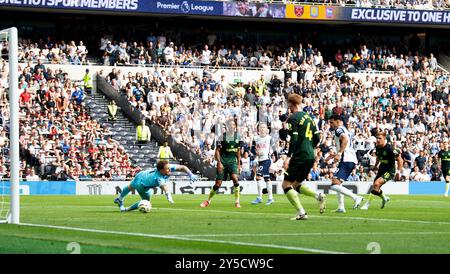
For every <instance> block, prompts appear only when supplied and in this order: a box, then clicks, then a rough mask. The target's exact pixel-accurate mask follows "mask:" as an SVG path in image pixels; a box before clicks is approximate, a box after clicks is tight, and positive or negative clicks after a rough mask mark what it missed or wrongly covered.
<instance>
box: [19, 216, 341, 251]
mask: <svg viewBox="0 0 450 274" xmlns="http://www.w3.org/2000/svg"><path fill="white" fill-rule="evenodd" d="M20 226H29V227H44V228H51V229H60V230H69V231H81V232H90V233H101V234H113V235H126V236H136V237H146V238H158V239H168V240H179V241H187V242H206V243H215V244H230V245H239V246H249V247H261V248H273V249H285V250H294V251H306V252H311V253H325V254H348V253H346V252H339V251H332V250H323V249H315V248H306V247H300V246H283V245H274V244H258V243H248V242H237V241H223V240H211V239H196V238H190V237H183V236H174V235H158V234H146V233H137V232H123V231H111V230H99V229H89V228H81V227H69V226H55V225H43V224H30V223H21V224H20Z"/></svg>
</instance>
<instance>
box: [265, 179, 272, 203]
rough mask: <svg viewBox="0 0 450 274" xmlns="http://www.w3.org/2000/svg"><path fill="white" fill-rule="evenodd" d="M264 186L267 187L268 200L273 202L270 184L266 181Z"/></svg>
mask: <svg viewBox="0 0 450 274" xmlns="http://www.w3.org/2000/svg"><path fill="white" fill-rule="evenodd" d="M266 186H267V193H268V194H269V199H270V200H273V194H272V182H271V181H266Z"/></svg>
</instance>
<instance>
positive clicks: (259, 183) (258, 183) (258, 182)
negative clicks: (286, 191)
mask: <svg viewBox="0 0 450 274" xmlns="http://www.w3.org/2000/svg"><path fill="white" fill-rule="evenodd" d="M262 183H263V180H262V179H259V180H258V181H256V186H257V188H258V198H260V199H262V194H263V193H262Z"/></svg>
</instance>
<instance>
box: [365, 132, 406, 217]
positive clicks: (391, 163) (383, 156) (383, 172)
mask: <svg viewBox="0 0 450 274" xmlns="http://www.w3.org/2000/svg"><path fill="white" fill-rule="evenodd" d="M376 149H377V152H376V155H377V162H376V164H375V167H377V166H378V165H379V167H378V173H377V176H376V177H375V181H374V182H373V189H372V192H371V194H370V196H369V199H368V201H367V202H366V203H365V204H364V205H363V206H362V207H361V209H362V210H367V209H369V206H370V203H371V202H372V200H373V198H374V197H375V196H379V197H380V198H381V199H382V202H381V208H384V206H385V205H386V203H387V202H389V200H390V199H389V197H388V196H386V195H384V193H383V191H382V190H381V186H383V185H384V184H385V183H387V182H388V181H390V180H392V179H394V177H395V173H396V168H395V161H397V168H398V170H401V169H402V167H403V159H402V156H401V151H400V150H399V149H397V148H395V147H394V146H393V145H391V144H389V143H388V142H387V140H386V132H383V131H379V132H377V142H376Z"/></svg>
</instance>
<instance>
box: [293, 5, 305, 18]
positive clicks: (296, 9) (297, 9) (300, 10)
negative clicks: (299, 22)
mask: <svg viewBox="0 0 450 274" xmlns="http://www.w3.org/2000/svg"><path fill="white" fill-rule="evenodd" d="M304 10H305V8H304V7H303V6H295V7H294V13H295V16H297V17H302V15H303V11H304Z"/></svg>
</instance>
